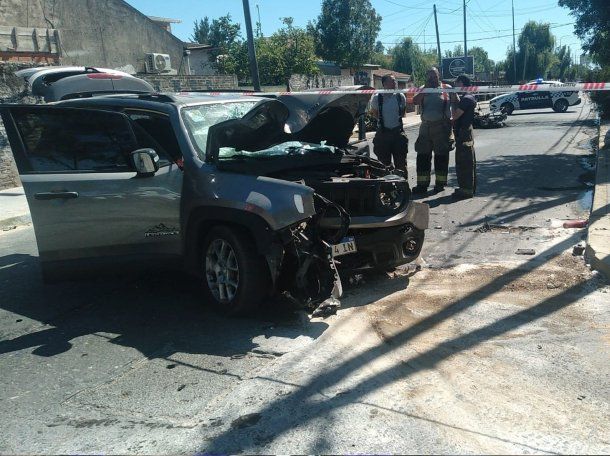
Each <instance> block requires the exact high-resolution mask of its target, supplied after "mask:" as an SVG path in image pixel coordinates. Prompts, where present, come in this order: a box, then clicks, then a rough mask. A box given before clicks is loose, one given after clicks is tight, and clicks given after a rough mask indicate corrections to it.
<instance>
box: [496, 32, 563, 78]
mask: <svg viewBox="0 0 610 456" xmlns="http://www.w3.org/2000/svg"><path fill="white" fill-rule="evenodd" d="M518 46H519V48H518V50H517V79H516V80H515V78H514V65H513V51H512V49H509V51H508V55H507V56H506V77H507V79H508V81H509V82H511V83H517V82H519V81H528V80H531V79H536V78H539V77H546V76H547V74H548V71H549V69H550V68H551V67H552V66H553V65H554V64H555V63H556V62H557V56H556V55H555V53H554V48H555V37H554V36H553V34H552V33H551V28H550V24H545V23H539V22H535V21H529V22H528V23H527V24H525V26H524V27H523V30H522V31H521V34H520V35H519V41H518Z"/></svg>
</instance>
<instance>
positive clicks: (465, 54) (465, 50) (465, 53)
mask: <svg viewBox="0 0 610 456" xmlns="http://www.w3.org/2000/svg"><path fill="white" fill-rule="evenodd" d="M464 57H468V48H467V47H466V0H464Z"/></svg>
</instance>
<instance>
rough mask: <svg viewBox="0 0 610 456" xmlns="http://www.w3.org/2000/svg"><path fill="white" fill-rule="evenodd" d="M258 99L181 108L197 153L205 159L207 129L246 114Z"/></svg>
mask: <svg viewBox="0 0 610 456" xmlns="http://www.w3.org/2000/svg"><path fill="white" fill-rule="evenodd" d="M257 103H258V100H252V101H234V102H224V103H214V104H203V105H197V106H190V107H187V108H184V109H183V110H182V118H183V120H184V123H185V125H186V128H187V130H188V133H189V136H190V137H191V140H192V141H193V144H194V145H195V148H196V149H197V154H198V155H199V158H201V159H202V160H204V159H205V152H206V146H207V141H208V131H209V129H210V127H211V126H212V125H215V124H217V123H220V122H224V121H225V120H230V119H238V118H240V117H243V116H244V115H246V113H247V112H248V111H250V110H251V109H252V108H253V107H254V106H255V105H256V104H257Z"/></svg>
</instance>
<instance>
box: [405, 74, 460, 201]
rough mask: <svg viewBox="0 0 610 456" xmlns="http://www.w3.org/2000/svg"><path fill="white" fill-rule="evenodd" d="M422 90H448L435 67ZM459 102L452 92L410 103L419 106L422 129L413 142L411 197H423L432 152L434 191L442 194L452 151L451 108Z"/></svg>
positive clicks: (418, 97)
mask: <svg viewBox="0 0 610 456" xmlns="http://www.w3.org/2000/svg"><path fill="white" fill-rule="evenodd" d="M424 88H432V89H437V88H443V89H446V88H451V86H450V85H448V84H442V83H441V81H440V74H439V72H438V69H437V68H436V67H432V68H430V70H428V73H427V75H426V84H425V85H424ZM459 101H460V99H459V97H458V96H457V94H456V93H454V92H440V93H418V94H417V95H415V97H413V103H415V104H418V105H420V106H421V120H422V122H421V125H420V127H419V136H418V138H417V141H416V142H415V151H416V152H417V186H416V187H415V188H414V189H413V192H414V193H419V194H424V193H426V192H427V191H428V186H429V185H430V174H431V171H432V152H433V151H434V175H435V182H434V191H435V192H437V193H438V192H441V191H443V190H444V189H445V186H446V185H447V174H448V173H449V152H451V150H453V147H454V138H453V131H452V128H451V111H452V108H453V107H454V106H455V105H456V104H457V103H458V102H459Z"/></svg>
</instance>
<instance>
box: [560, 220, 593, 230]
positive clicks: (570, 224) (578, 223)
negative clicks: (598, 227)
mask: <svg viewBox="0 0 610 456" xmlns="http://www.w3.org/2000/svg"><path fill="white" fill-rule="evenodd" d="M588 224H589V220H568V221H567V222H564V223H563V227H564V228H586V227H587V225H588Z"/></svg>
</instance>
